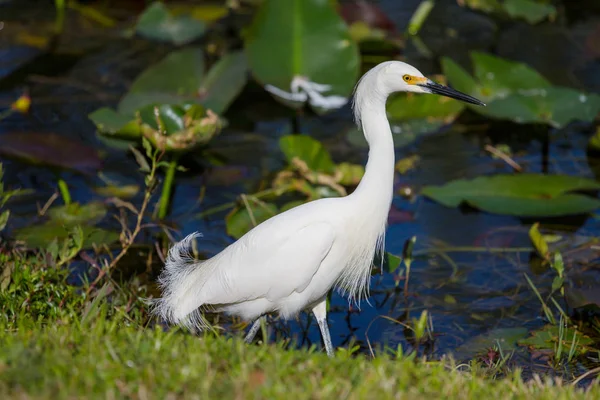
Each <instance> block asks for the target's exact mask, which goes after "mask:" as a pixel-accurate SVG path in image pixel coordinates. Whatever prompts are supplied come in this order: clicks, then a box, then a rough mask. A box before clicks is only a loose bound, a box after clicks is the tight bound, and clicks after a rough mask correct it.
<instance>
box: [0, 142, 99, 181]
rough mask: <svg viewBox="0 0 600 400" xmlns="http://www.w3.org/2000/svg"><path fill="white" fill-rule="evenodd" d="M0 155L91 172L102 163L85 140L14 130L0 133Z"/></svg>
mask: <svg viewBox="0 0 600 400" xmlns="http://www.w3.org/2000/svg"><path fill="white" fill-rule="evenodd" d="M0 155H3V156H5V157H13V158H17V159H22V160H24V161H27V162H30V163H32V164H40V165H46V166H50V167H57V168H64V169H70V170H75V171H79V172H93V171H96V170H98V169H100V168H101V167H102V160H101V159H100V155H99V154H98V152H97V151H96V150H95V149H94V148H92V147H90V146H88V145H87V144H85V143H83V142H81V141H79V140H76V139H73V138H69V137H66V136H63V135H58V134H55V133H34V132H15V133H6V134H2V135H0Z"/></svg>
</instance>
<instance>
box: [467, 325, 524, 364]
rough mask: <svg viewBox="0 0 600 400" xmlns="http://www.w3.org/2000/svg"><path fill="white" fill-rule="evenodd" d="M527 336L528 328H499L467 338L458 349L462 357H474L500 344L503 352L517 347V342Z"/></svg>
mask: <svg viewBox="0 0 600 400" xmlns="http://www.w3.org/2000/svg"><path fill="white" fill-rule="evenodd" d="M526 336H527V328H498V329H493V330H491V331H489V332H486V333H483V334H481V335H477V336H475V337H472V338H471V339H469V340H467V341H466V342H465V343H463V344H462V345H460V346H459V347H458V348H457V349H456V356H458V357H460V358H466V357H473V356H475V355H478V354H482V353H485V352H486V351H487V350H488V349H490V348H494V347H495V346H498V345H499V346H500V348H501V349H502V351H503V352H510V351H512V350H514V349H515V348H516V347H517V342H518V341H519V340H521V339H523V338H525V337H526Z"/></svg>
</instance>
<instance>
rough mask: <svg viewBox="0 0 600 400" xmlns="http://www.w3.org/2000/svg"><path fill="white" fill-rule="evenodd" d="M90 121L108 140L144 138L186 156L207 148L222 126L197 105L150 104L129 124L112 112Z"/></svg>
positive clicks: (97, 114)
mask: <svg viewBox="0 0 600 400" xmlns="http://www.w3.org/2000/svg"><path fill="white" fill-rule="evenodd" d="M89 118H90V119H92V121H94V122H95V123H96V126H97V127H98V130H99V132H100V133H101V135H103V136H105V137H109V138H111V139H116V140H118V141H120V142H122V141H127V140H129V141H132V140H133V141H141V139H142V137H144V138H146V139H148V140H149V141H150V143H151V144H152V145H153V146H154V147H155V148H157V149H160V150H164V151H167V152H186V151H190V150H192V149H194V148H196V147H197V146H201V145H204V144H206V143H208V142H209V141H210V140H211V139H212V138H213V136H215V135H216V134H218V133H219V132H220V130H221V125H222V122H221V120H220V119H219V117H218V116H217V115H216V114H215V113H213V112H212V111H210V110H206V109H205V108H204V107H202V106H201V105H197V104H183V105H181V106H180V105H170V104H150V105H147V106H145V107H142V108H141V109H140V110H139V111H138V112H137V115H136V118H135V119H133V120H131V121H128V122H125V121H126V120H127V118H123V116H122V115H121V114H118V113H116V112H114V111H112V110H109V109H100V110H96V111H95V112H93V113H92V114H90V115H89ZM119 124H122V125H121V126H120V127H119Z"/></svg>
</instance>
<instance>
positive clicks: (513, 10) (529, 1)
mask: <svg viewBox="0 0 600 400" xmlns="http://www.w3.org/2000/svg"><path fill="white" fill-rule="evenodd" d="M503 8H504V11H505V12H506V13H507V14H508V15H510V16H511V17H512V18H523V19H524V20H525V21H527V22H529V23H530V24H536V23H538V22H541V21H543V20H545V19H547V18H554V17H555V16H556V7H554V6H553V5H552V4H546V3H541V2H539V1H534V0H504V3H503Z"/></svg>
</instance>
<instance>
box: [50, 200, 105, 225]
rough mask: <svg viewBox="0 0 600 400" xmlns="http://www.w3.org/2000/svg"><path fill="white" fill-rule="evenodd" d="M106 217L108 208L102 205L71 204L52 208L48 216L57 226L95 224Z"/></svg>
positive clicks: (94, 203) (93, 203)
mask: <svg viewBox="0 0 600 400" xmlns="http://www.w3.org/2000/svg"><path fill="white" fill-rule="evenodd" d="M105 215H106V207H105V206H104V204H102V203H98V202H92V203H88V204H83V205H82V204H79V203H71V204H68V205H64V206H58V207H52V208H51V209H50V210H48V216H49V217H50V218H51V219H52V220H53V221H54V222H56V223H57V224H60V225H65V226H75V225H78V224H90V225H91V224H95V223H96V222H98V221H100V220H101V219H102V218H104V216H105Z"/></svg>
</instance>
